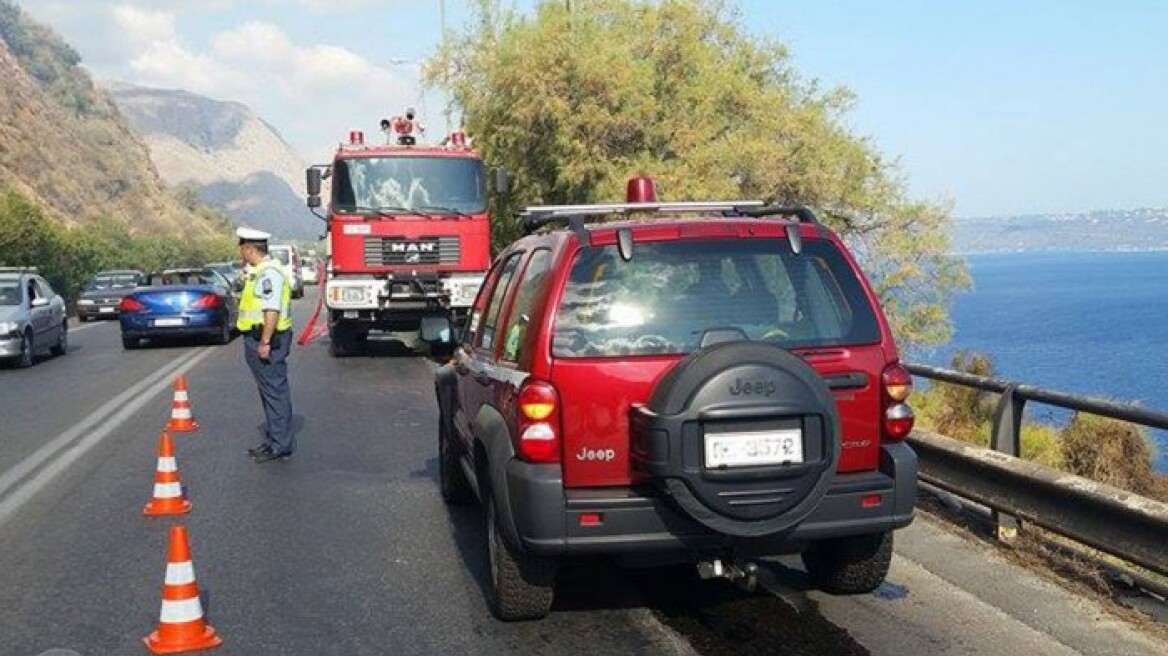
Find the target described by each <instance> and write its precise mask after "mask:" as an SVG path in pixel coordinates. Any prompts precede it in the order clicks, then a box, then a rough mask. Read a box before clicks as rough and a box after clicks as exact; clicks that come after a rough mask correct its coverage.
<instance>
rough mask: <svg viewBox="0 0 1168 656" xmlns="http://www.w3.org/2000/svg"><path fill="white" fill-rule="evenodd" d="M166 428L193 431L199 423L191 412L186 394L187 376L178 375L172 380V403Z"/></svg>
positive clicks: (181, 431) (175, 431) (174, 430)
mask: <svg viewBox="0 0 1168 656" xmlns="http://www.w3.org/2000/svg"><path fill="white" fill-rule="evenodd" d="M166 430H168V431H170V432H172V433H193V432H195V431H197V430H199V424H198V422H196V421H195V417H194V415H193V414H191V399H190V397H189V396H187V377H186V376H179V377H178V378H177V379H176V380H175V381H174V403H173V404H172V406H171V410H170V422H169V423H168V424H166Z"/></svg>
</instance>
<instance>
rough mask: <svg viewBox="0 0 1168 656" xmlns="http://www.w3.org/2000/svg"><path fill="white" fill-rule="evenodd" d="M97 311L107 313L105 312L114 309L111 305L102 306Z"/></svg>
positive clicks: (110, 311)
mask: <svg viewBox="0 0 1168 656" xmlns="http://www.w3.org/2000/svg"><path fill="white" fill-rule="evenodd" d="M97 311H98V312H101V313H102V314H105V313H107V312H108V313H112V312H113V311H114V308H112V307H104V308H99V309H98V310H97Z"/></svg>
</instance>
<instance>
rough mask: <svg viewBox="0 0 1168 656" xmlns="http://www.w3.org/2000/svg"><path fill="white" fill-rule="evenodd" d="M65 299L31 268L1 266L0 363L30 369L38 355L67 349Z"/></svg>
mask: <svg viewBox="0 0 1168 656" xmlns="http://www.w3.org/2000/svg"><path fill="white" fill-rule="evenodd" d="M68 339H69V323H68V321H67V320H66V317H65V300H64V299H63V298H61V297H60V296H59V295H58V294H57V292H55V291H53V288H52V287H50V286H49V281H47V280H45V279H44V278H42V277H40V276H39V275H37V273H36V269H35V268H32V267H27V268H19V267H0V360H11V361H12V362H13V363H14V364H15V365H16V366H17V367H31V366H32V364H33V359H34V358H35V357H36V355H37V354H38V353H41V352H43V351H49V352H51V353H52V354H53V355H64V354H65V352H66V351H68V350H69V342H68Z"/></svg>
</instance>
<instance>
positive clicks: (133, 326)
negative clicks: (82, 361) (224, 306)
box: [119, 312, 228, 338]
mask: <svg viewBox="0 0 1168 656" xmlns="http://www.w3.org/2000/svg"><path fill="white" fill-rule="evenodd" d="M157 318H159V317H154V316H150V315H133V314H126V315H122V316H120V317H119V319H120V320H121V326H122V336H123V337H129V338H135V337H137V338H142V337H167V336H174V337H194V336H199V335H218V334H220V332H221V331H222V330H223V322H224V321H227V320H228V317H227V316H225V314H224V313H222V312H219V313H214V314H197V315H185V316H183V317H182V318H183V319H185V320H186V323H185V324H183V325H181V326H155V325H153V321H154V320H155V319H157Z"/></svg>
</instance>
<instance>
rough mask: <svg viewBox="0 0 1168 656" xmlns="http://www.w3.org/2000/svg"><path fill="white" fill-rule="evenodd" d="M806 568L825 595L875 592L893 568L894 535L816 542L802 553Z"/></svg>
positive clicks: (882, 534) (853, 537) (864, 536)
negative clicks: (889, 569)
mask: <svg viewBox="0 0 1168 656" xmlns="http://www.w3.org/2000/svg"><path fill="white" fill-rule="evenodd" d="M803 565H804V566H805V567H806V568H807V572H808V573H809V574H811V577H812V578H813V579H815V581H816V583H817V584H818V586H819V587H820V588H821V589H823V590H824V591H825V592H830V593H832V594H866V593H869V592H872V591H873V590H875V589H876V588H878V587H880V584H881V583H883V582H884V579H885V578H886V577H887V576H888V568H889V567H890V566H891V565H892V531H885V532H884V533H876V534H872V535H855V536H851V537H846V538H833V539H830V540H822V541H820V542H816V543H814V544H812V545H811V546H810V547H809V548H808V549H807V550H806V551H804V552H803Z"/></svg>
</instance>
